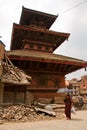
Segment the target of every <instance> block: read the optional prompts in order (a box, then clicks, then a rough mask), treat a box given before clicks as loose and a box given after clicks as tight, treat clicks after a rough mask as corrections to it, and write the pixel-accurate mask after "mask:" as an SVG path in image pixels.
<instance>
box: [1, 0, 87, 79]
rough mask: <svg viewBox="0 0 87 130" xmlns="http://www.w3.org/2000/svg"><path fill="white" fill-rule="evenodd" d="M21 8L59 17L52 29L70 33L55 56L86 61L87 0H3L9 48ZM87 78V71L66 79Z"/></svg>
mask: <svg viewBox="0 0 87 130" xmlns="http://www.w3.org/2000/svg"><path fill="white" fill-rule="evenodd" d="M22 6H24V7H26V8H30V9H34V10H38V11H42V12H45V13H50V14H54V15H58V18H57V19H56V21H55V22H54V24H53V25H52V27H51V30H53V31H58V32H65V33H70V37H69V39H68V41H65V42H64V43H62V45H61V46H60V47H59V48H57V49H56V51H55V53H57V54H62V55H65V56H69V57H73V58H78V59H82V60H85V61H87V0H0V36H2V38H1V40H2V41H3V42H4V44H5V45H6V50H9V49H10V41H11V34H12V27H13V23H19V20H20V16H21V11H22ZM83 75H87V71H85V69H81V70H80V71H76V72H74V73H71V74H69V75H66V78H67V79H71V78H77V79H79V78H80V77H81V76H83Z"/></svg>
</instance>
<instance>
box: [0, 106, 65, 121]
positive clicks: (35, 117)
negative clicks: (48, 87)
mask: <svg viewBox="0 0 87 130" xmlns="http://www.w3.org/2000/svg"><path fill="white" fill-rule="evenodd" d="M51 112H53V111H52V110H46V109H42V108H38V107H36V106H28V105H23V104H19V105H10V106H4V107H0V121H2V122H7V121H16V122H20V121H22V122H25V121H39V120H50V119H55V118H56V119H61V118H63V117H64V113H62V112H55V113H56V114H55V115H53V114H51Z"/></svg>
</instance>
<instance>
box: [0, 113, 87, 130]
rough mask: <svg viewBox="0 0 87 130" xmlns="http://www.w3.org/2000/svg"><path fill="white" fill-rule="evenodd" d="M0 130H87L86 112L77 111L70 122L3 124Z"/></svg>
mask: <svg viewBox="0 0 87 130" xmlns="http://www.w3.org/2000/svg"><path fill="white" fill-rule="evenodd" d="M0 130H87V111H77V112H76V114H75V115H74V114H73V115H72V120H66V119H65V118H64V119H60V120H50V121H38V122H24V123H4V124H1V125H0Z"/></svg>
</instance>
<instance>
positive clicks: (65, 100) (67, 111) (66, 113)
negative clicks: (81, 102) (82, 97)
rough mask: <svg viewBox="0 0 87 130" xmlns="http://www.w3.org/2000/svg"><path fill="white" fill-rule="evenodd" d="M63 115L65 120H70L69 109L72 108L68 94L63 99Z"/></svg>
mask: <svg viewBox="0 0 87 130" xmlns="http://www.w3.org/2000/svg"><path fill="white" fill-rule="evenodd" d="M64 102H65V115H66V118H67V119H69V120H70V119H71V107H72V99H71V97H70V95H69V94H67V95H66V97H65V99H64Z"/></svg>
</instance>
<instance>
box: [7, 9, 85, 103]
mask: <svg viewBox="0 0 87 130" xmlns="http://www.w3.org/2000/svg"><path fill="white" fill-rule="evenodd" d="M57 17H58V16H57V15H52V14H47V13H44V12H39V11H35V10H31V9H27V8H25V7H22V13H21V17H20V22H19V24H16V23H13V29H12V36H11V46H10V51H6V54H7V56H8V57H9V58H10V60H11V61H12V63H13V64H14V65H15V66H17V67H18V68H20V69H22V70H24V71H25V72H26V74H28V75H30V76H31V77H32V81H31V84H30V85H29V86H27V87H26V88H25V89H24V92H25V93H26V95H27V96H30V95H29V94H32V95H33V96H34V99H38V98H54V97H56V96H57V93H56V92H57V90H58V89H59V88H62V87H64V86H65V75H66V74H69V73H71V72H74V71H76V70H79V69H82V68H86V67H87V62H86V61H83V60H80V59H75V58H71V57H66V56H63V55H59V54H54V53H53V52H54V51H55V49H57V48H58V47H59V46H60V45H61V44H62V43H63V42H64V41H65V40H67V39H68V38H69V36H70V34H69V33H62V32H56V31H52V30H50V27H51V26H52V24H53V23H54V22H55V20H56V19H57ZM8 87H9V89H7V88H8ZM17 87H18V86H17ZM19 87H20V86H19ZM23 87H24V86H23ZM5 91H7V92H10V93H11V94H12V93H14V90H13V89H12V86H9V85H8V86H5ZM21 91H22V93H23V89H22V88H21V89H20V92H21ZM25 100H26V99H25ZM23 101H24V100H23ZM23 103H24V102H23Z"/></svg>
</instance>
